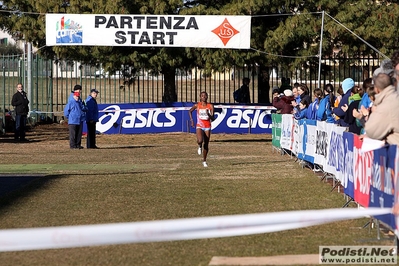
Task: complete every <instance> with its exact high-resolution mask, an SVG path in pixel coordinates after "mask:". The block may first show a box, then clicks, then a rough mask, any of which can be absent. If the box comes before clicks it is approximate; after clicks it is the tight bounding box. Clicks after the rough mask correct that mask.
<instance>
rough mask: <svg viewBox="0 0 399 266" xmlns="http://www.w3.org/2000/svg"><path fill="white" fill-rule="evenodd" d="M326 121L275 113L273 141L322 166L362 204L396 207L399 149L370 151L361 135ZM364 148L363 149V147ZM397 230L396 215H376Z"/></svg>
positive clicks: (276, 144)
mask: <svg viewBox="0 0 399 266" xmlns="http://www.w3.org/2000/svg"><path fill="white" fill-rule="evenodd" d="M345 129H346V128H344V127H339V126H337V125H335V124H332V123H326V122H324V121H315V120H309V119H302V120H296V119H294V118H293V116H292V115H289V114H284V115H281V114H272V144H273V146H274V147H276V148H281V149H285V150H289V151H290V152H291V153H293V154H294V155H295V156H297V158H298V159H300V160H303V161H306V162H308V163H311V164H314V165H315V166H318V167H320V168H321V169H322V170H323V172H324V173H325V174H329V175H331V176H333V177H334V178H335V179H336V180H337V182H340V184H341V185H342V186H343V187H344V193H345V194H346V195H347V196H349V197H350V199H351V200H353V201H355V202H356V203H358V204H359V205H360V206H362V207H365V208H368V207H377V208H392V207H393V205H394V204H395V203H397V202H398V199H399V188H398V186H399V184H398V183H397V182H398V180H399V149H398V147H397V146H396V145H385V146H383V147H381V148H378V149H375V150H366V149H364V147H362V146H363V141H362V140H361V139H360V136H359V135H355V134H352V133H350V132H345ZM362 148H363V149H362ZM375 218H376V219H377V220H379V221H381V222H383V223H384V224H385V225H387V226H389V227H390V228H391V229H393V230H396V229H397V225H398V224H399V223H398V222H399V221H398V220H396V219H395V216H394V215H392V214H387V215H381V216H376V217H375Z"/></svg>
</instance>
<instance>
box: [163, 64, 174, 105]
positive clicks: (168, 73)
mask: <svg viewBox="0 0 399 266" xmlns="http://www.w3.org/2000/svg"><path fill="white" fill-rule="evenodd" d="M175 72H176V68H174V67H165V68H163V69H162V74H163V75H164V92H163V96H162V101H163V102H165V103H172V102H177V94H176V82H175Z"/></svg>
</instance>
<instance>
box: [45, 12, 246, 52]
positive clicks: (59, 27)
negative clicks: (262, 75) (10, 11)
mask: <svg viewBox="0 0 399 266" xmlns="http://www.w3.org/2000/svg"><path fill="white" fill-rule="evenodd" d="M250 39H251V17H250V16H211V15H209V16H208V15H203V16H199V15H196V16H190V15H187V16H182V15H141V14H137V15H105V14H46V45H47V46H53V45H63V46H65V45H69V46H70V45H92V46H140V47H204V48H234V49H249V48H250Z"/></svg>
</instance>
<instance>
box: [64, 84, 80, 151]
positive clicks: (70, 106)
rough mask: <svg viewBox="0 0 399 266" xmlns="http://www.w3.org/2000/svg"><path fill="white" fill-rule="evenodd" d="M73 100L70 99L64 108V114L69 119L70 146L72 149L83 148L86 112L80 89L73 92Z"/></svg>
mask: <svg viewBox="0 0 399 266" xmlns="http://www.w3.org/2000/svg"><path fill="white" fill-rule="evenodd" d="M72 97H73V100H69V101H68V103H67V104H66V106H65V108H64V115H65V117H66V118H67V119H68V128H69V147H70V148H71V149H83V147H82V146H81V145H80V143H79V142H80V141H81V139H82V135H80V134H81V133H80V132H82V129H81V127H82V121H84V118H85V114H84V111H83V104H82V102H81V101H79V99H80V93H79V92H78V91H76V92H74V93H73V96H72Z"/></svg>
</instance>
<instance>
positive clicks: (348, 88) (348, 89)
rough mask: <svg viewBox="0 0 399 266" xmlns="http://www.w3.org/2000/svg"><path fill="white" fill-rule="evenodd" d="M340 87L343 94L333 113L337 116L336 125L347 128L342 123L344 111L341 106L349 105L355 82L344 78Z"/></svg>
mask: <svg viewBox="0 0 399 266" xmlns="http://www.w3.org/2000/svg"><path fill="white" fill-rule="evenodd" d="M341 87H342V91H343V93H344V94H343V95H342V99H341V101H340V102H339V104H338V106H337V107H335V108H334V109H333V113H334V114H335V115H336V116H337V120H336V124H338V125H339V126H342V127H348V126H349V125H348V124H347V123H346V122H345V121H344V118H345V113H346V111H344V110H343V109H342V106H344V105H349V97H350V96H352V89H353V87H355V81H354V80H353V79H351V78H346V79H345V80H344V81H343V82H342V84H341Z"/></svg>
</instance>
